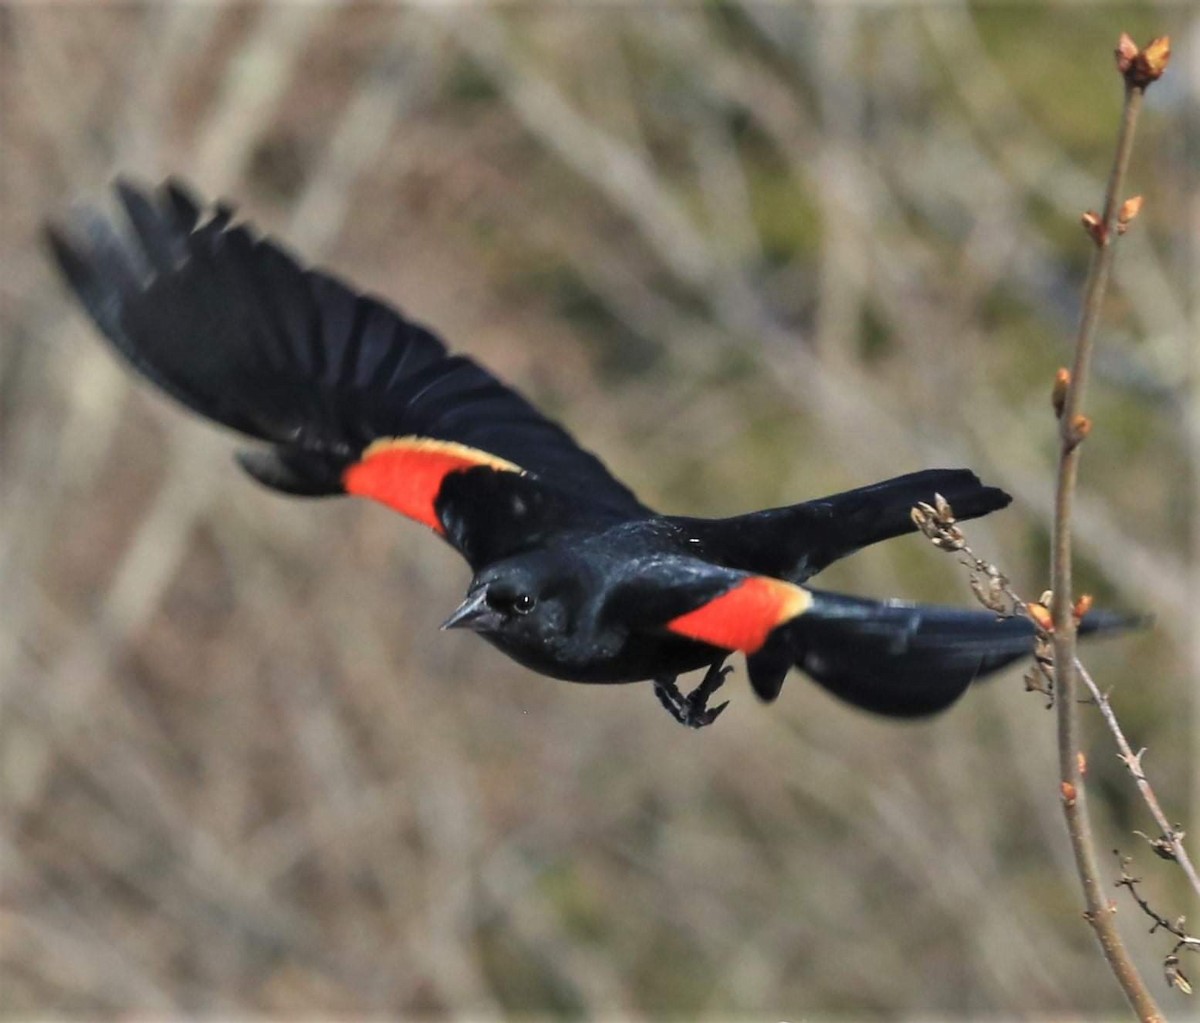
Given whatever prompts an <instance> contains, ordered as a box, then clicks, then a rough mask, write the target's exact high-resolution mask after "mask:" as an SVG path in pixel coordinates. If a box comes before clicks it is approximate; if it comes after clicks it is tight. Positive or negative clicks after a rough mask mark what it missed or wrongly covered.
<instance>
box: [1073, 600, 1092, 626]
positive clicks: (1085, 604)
mask: <svg viewBox="0 0 1200 1023" xmlns="http://www.w3.org/2000/svg"><path fill="white" fill-rule="evenodd" d="M1092 603H1093V601H1092V595H1091V594H1090V593H1084V594H1082V595H1081V596H1080V598H1079V599H1078V600H1077V601H1075V606H1074V607H1073V608H1071V613H1072V614H1073V615H1074V616H1075V621H1076V622H1077V623H1078V622H1080V621H1082V620H1083V616H1084V615H1085V614H1087V613H1088V612H1089V611H1090V610H1091V609H1092Z"/></svg>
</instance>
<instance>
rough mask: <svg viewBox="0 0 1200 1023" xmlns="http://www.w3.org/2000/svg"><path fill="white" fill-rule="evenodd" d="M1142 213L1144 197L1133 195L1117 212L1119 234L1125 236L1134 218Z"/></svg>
mask: <svg viewBox="0 0 1200 1023" xmlns="http://www.w3.org/2000/svg"><path fill="white" fill-rule="evenodd" d="M1141 212H1142V197H1141V196H1140V195H1131V196H1130V197H1129V198H1128V199H1126V200H1125V201H1124V202H1123V203H1121V208H1120V210H1119V211H1118V212H1117V234H1124V233H1125V232H1126V231H1128V230H1129V225H1130V224H1132V223H1133V221H1134V218H1135V217H1137V215H1138V214H1139V213H1141Z"/></svg>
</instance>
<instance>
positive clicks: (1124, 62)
mask: <svg viewBox="0 0 1200 1023" xmlns="http://www.w3.org/2000/svg"><path fill="white" fill-rule="evenodd" d="M1116 59H1117V70H1118V71H1119V72H1120V73H1121V75H1122V76H1123V77H1124V78H1125V82H1126V84H1127V85H1128V86H1129V87H1130V88H1132V89H1145V88H1146V86H1148V85H1149V84H1150V83H1151V82H1157V81H1158V80H1159V79H1160V78H1161V77H1162V75H1163V72H1164V71H1166V70H1167V64H1168V63H1169V62H1170V60H1171V37H1170V36H1158V37H1157V38H1156V39H1152V40H1150V42H1148V43H1147V44H1146V45H1145V46H1144V47H1143V48H1142V49H1140V50H1139V49H1138V47H1137V44H1136V43H1135V42H1134V41H1133V39H1131V38H1130V36H1129V34H1128V33H1127V32H1122V33H1121V37H1120V38H1119V39H1118V40H1117V49H1116Z"/></svg>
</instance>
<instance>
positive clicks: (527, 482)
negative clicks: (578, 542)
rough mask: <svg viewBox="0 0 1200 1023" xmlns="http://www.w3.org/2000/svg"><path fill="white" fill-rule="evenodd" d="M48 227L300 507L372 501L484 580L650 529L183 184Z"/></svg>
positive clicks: (65, 266) (163, 364)
mask: <svg viewBox="0 0 1200 1023" xmlns="http://www.w3.org/2000/svg"><path fill="white" fill-rule="evenodd" d="M117 194H118V196H119V197H120V200H121V204H122V206H123V207H124V211H125V214H126V217H127V219H128V227H129V228H130V229H125V228H124V227H123V226H121V225H119V224H117V223H114V222H113V221H112V220H110V219H108V218H107V217H105V216H104V215H102V214H101V213H99V212H97V211H95V210H93V209H83V210H80V211H79V212H78V213H77V214H76V215H75V216H74V217H73V218H72V220H71V222H70V223H69V225H68V226H67V228H66V229H65V230H57V229H55V228H50V229H48V236H49V240H50V243H51V247H52V249H53V252H54V255H55V257H56V259H57V261H58V264H59V266H60V268H61V269H62V272H63V274H64V275H65V277H66V279H67V281H68V283H69V284H70V286H71V288H72V289H73V290H74V292H75V294H76V295H77V296H78V298H79V299H80V301H81V302H82V303H83V305H84V306H85V307H86V309H87V311H88V312H89V313H90V315H91V317H92V319H93V320H94V321H95V322H96V324H97V325H98V326H99V328H100V330H101V331H102V332H103V333H104V335H105V336H106V337H107V338H108V339H109V340H110V341H111V342H112V344H113V345H114V346H115V347H116V348H117V350H118V351H119V352H120V353H121V354H122V355H123V356H124V357H125V358H126V359H127V360H128V361H129V362H130V363H131V364H132V365H133V366H134V368H135V369H137V370H138V371H139V372H140V373H141V374H142V375H143V376H145V377H146V378H148V379H149V380H151V381H153V382H154V383H155V384H157V385H158V386H159V387H160V388H162V390H164V391H166V392H167V393H168V394H170V395H171V396H173V397H174V398H176V399H177V400H178V401H180V402H182V403H183V404H184V405H186V406H188V407H189V408H191V409H192V410H194V411H196V412H198V413H200V414H201V415H203V416H206V417H207V418H209V419H211V420H214V421H215V422H217V423H221V424H224V425H225V426H229V427H232V428H233V429H235V430H238V431H240V432H241V433H244V434H247V435H249V436H251V437H254V438H256V439H258V440H260V441H264V442H266V443H265V446H263V447H260V448H257V449H254V450H250V451H246V452H242V453H240V456H239V460H240V461H241V464H242V465H243V467H244V468H245V469H246V470H247V471H248V472H249V473H250V474H251V475H253V476H254V477H255V478H256V479H258V480H259V481H260V482H262V483H264V484H266V485H267V486H270V487H273V488H275V489H277V490H282V491H285V492H288V493H293V494H302V495H312V496H315V495H321V494H335V493H353V494H357V495H360V496H364V497H369V498H373V499H375V500H378V501H381V502H383V503H384V504H387V505H389V506H390V507H392V508H395V509H396V510H397V511H400V512H402V513H403V514H405V515H408V516H409V517H411V518H414V519H417V520H418V521H421V522H424V523H425V524H426V525H428V526H430V527H431V528H433V529H434V530H436V531H437V532H439V533H441V534H442V535H444V536H445V537H446V538H447V539H448V540H449V541H450V542H451V543H453V544H454V545H455V546H456V547H457V548H458V549H459V550H460V551H462V553H463V554H464V555H465V556H466V557H467V559H468V561H470V562H471V564H472V565H473V566H475V567H478V566H479V565H481V564H486V563H487V562H489V561H492V560H495V559H496V558H499V557H503V556H506V555H508V554H512V553H516V552H518V551H520V550H523V549H526V548H528V547H529V546H532V545H534V544H536V543H538V542H539V541H540V539H541V538H542V537H543V536H545V535H547V534H549V533H552V532H555V531H558V530H561V529H564V528H571V527H576V526H592V525H601V524H607V523H611V522H615V521H621V520H623V519H630V518H640V517H643V516H645V515H648V514H650V513H649V511H648V509H646V508H645V507H644V506H643V505H642V504H641V503H640V502H639V501H638V500H637V498H636V497H635V496H634V495H633V493H632V492H631V491H630V490H629V489H628V488H626V487H625V486H624V485H623V484H621V483H620V482H619V481H617V480H616V479H615V478H614V477H613V476H612V475H611V474H610V473H609V472H608V470H607V469H605V467H604V465H603V464H602V463H601V462H600V460H599V459H597V458H596V457H595V456H594V455H592V454H590V453H588V452H587V451H584V450H583V449H582V448H580V447H579V445H578V444H576V443H575V441H574V440H573V439H572V438H571V436H570V435H569V434H568V433H567V432H566V431H565V430H564V429H563V428H562V427H560V426H558V425H557V424H556V423H553V422H551V421H550V420H548V419H546V418H545V417H544V416H542V415H541V414H540V413H539V412H538V411H537V410H536V409H534V408H533V406H532V405H530V404H529V403H528V402H527V401H526V400H525V399H524V398H522V397H521V396H520V395H519V394H517V393H516V392H514V391H512V390H511V389H509V388H508V387H506V386H504V385H503V384H501V383H500V382H499V381H497V380H496V378H495V377H493V376H492V375H491V374H490V373H488V372H487V371H486V370H485V369H483V368H481V367H480V366H479V365H477V364H476V363H475V362H473V361H472V360H471V359H468V358H466V357H464V356H461V355H450V354H448V353H447V351H446V348H445V346H444V345H443V344H442V342H441V341H440V340H439V339H438V338H437V337H436V336H434V335H433V334H432V333H430V332H429V331H428V330H426V329H425V328H424V327H422V326H420V325H418V324H416V323H413V322H412V321H410V320H407V319H406V318H405V317H403V316H402V315H401V314H400V313H399V312H398V311H397V310H395V309H394V308H392V307H390V306H389V305H387V304H386V303H384V302H382V301H380V300H378V299H376V298H373V297H371V296H368V295H363V294H360V293H359V292H357V291H355V290H354V289H353V288H352V287H350V286H349V285H347V284H346V283H344V282H342V281H339V280H338V279H337V278H335V277H332V276H330V275H328V274H325V273H323V272H321V271H318V270H312V269H307V268H305V267H303V266H302V265H300V263H299V262H298V261H297V260H296V259H295V258H294V257H293V256H292V255H291V254H289V253H288V252H287V251H286V250H285V249H284V248H282V247H281V246H280V245H278V244H277V243H275V242H273V241H271V240H269V239H267V238H263V237H261V236H259V235H258V234H256V233H255V232H254V231H253V230H252V229H251V228H250V227H249V226H247V225H245V224H241V223H237V222H235V221H234V219H233V214H232V211H231V210H230V209H228V208H227V207H224V206H220V205H218V206H216V207H214V208H212V209H208V210H206V209H205V208H203V207H202V206H201V205H200V204H199V203H198V202H197V201H196V200H194V199H193V198H192V197H191V196H190V195H189V193H188V192H187V191H186V190H185V189H184V188H183V187H181V186H180V185H179V184H178V183H177V182H173V181H168V182H167V183H166V184H164V185H163V186H162V187H160V188H158V189H157V190H155V191H153V192H147V191H144V190H142V189H139V188H136V187H134V186H132V185H130V184H128V183H124V182H121V183H118V185H117Z"/></svg>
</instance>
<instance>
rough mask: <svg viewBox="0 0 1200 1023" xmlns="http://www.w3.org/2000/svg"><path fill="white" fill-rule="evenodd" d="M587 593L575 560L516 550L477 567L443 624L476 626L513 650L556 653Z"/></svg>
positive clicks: (576, 619) (545, 553) (567, 636)
mask: <svg viewBox="0 0 1200 1023" xmlns="http://www.w3.org/2000/svg"><path fill="white" fill-rule="evenodd" d="M584 592H585V588H584V585H583V580H582V579H581V577H580V571H579V566H578V565H576V564H575V563H574V561H573V559H570V558H567V557H564V556H562V555H561V554H551V553H550V552H544V551H543V552H537V553H533V554H524V555H518V556H517V557H513V558H508V559H506V560H504V561H501V562H498V563H497V564H494V565H490V566H488V567H487V568H485V569H483V570H482V571H481V572H479V573H478V574H477V575H476V576H475V578H474V579H473V580H471V586H470V589H469V590H468V591H467V597H466V600H464V601H463V602H462V603H461V604H460V605H459V606H458V608H457V609H456V610H455V612H454V613H453V614H452V615H451V616H450V617H449V618H447V619H446V621H445V622H444V623H443V625H442V628H443V629H473V630H474V631H475V632H478V633H480V634H481V635H483V636H485V637H486V638H487V639H489V640H491V641H492V642H493V643H495V644H496V645H497V646H500V647H501V648H503V649H505V650H507V651H509V652H510V653H513V654H514V655H516V654H518V653H519V651H520V649H521V648H523V647H528V648H529V649H530V650H541V651H543V652H544V653H545V654H546V655H547V656H550V657H553V656H554V652H555V650H556V649H558V648H560V647H561V646H562V645H563V644H565V643H566V642H567V641H568V640H569V638H570V637H571V636H572V634H573V633H574V632H575V630H576V626H577V623H578V620H579V613H580V611H581V608H582V604H583V602H584V600H585V597H584Z"/></svg>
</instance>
